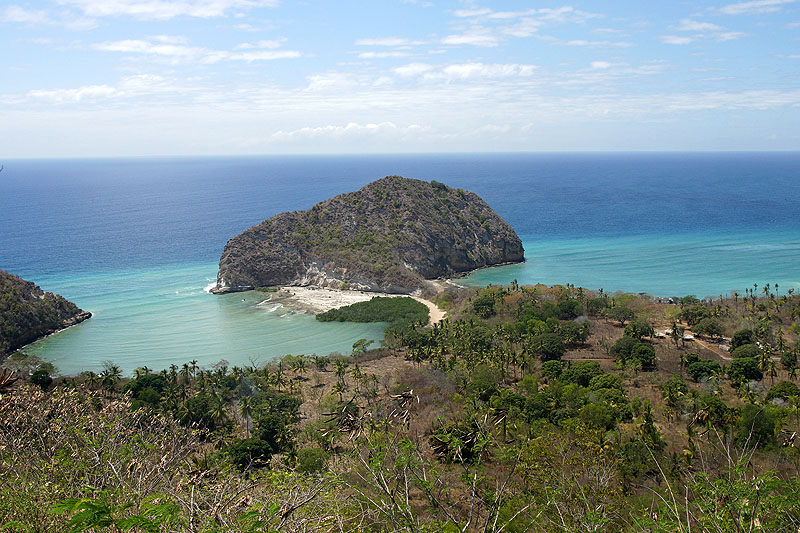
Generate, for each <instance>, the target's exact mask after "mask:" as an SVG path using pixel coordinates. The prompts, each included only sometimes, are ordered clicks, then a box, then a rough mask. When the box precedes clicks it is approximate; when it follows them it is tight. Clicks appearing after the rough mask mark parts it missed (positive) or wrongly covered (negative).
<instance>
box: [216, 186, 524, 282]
mask: <svg viewBox="0 0 800 533" xmlns="http://www.w3.org/2000/svg"><path fill="white" fill-rule="evenodd" d="M523 254H524V250H523V249H522V242H521V241H520V239H519V237H518V236H517V234H516V233H515V232H514V230H513V229H512V228H511V226H509V225H508V224H506V223H505V222H504V221H503V220H502V219H501V218H500V217H499V216H498V215H497V214H496V213H495V212H494V211H493V210H492V209H491V208H490V207H489V206H488V205H487V204H486V202H484V201H483V200H482V199H481V198H480V197H478V195H476V194H474V193H471V192H469V191H464V190H461V189H452V188H450V187H447V186H446V185H443V184H441V183H438V182H436V181H432V182H426V181H420V180H412V179H406V178H401V177H399V176H389V177H386V178H383V179H381V180H378V181H375V182H372V183H370V184H368V185H366V186H364V187H363V188H362V189H361V190H359V191H356V192H351V193H346V194H341V195H339V196H335V197H333V198H331V199H329V200H326V201H324V202H321V203H319V204H317V205H315V206H314V207H312V208H311V209H310V210H308V211H295V212H292V213H281V214H279V215H276V216H274V217H272V218H270V219H269V220H265V221H264V222H262V223H261V224H258V225H257V226H253V227H252V228H249V229H247V230H245V231H244V232H243V233H242V234H240V235H237V236H236V237H234V238H232V239H231V240H230V241H228V243H227V244H226V245H225V250H224V251H223V253H222V257H221V259H220V262H219V274H218V275H217V285H216V287H215V288H214V289H213V292H216V293H224V292H234V291H242V290H248V289H252V288H255V287H263V286H276V285H316V286H321V287H332V288H348V289H360V290H368V291H376V292H387V293H410V292H412V291H414V290H415V289H417V288H420V287H422V286H424V283H425V280H426V279H435V278H440V277H447V276H452V275H454V274H457V273H460V272H466V271H469V270H474V269H476V268H480V267H485V266H491V265H498V264H502V263H508V262H519V261H523V260H524V255H523Z"/></svg>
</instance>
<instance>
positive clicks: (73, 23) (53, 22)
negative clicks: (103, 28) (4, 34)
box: [0, 5, 97, 31]
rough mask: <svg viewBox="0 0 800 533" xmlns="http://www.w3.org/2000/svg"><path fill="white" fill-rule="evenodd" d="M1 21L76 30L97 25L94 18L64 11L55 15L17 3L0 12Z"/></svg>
mask: <svg viewBox="0 0 800 533" xmlns="http://www.w3.org/2000/svg"><path fill="white" fill-rule="evenodd" d="M0 22H13V23H17V24H27V25H29V26H63V27H65V28H67V29H70V30H76V31H82V30H90V29H92V28H94V27H96V26H97V23H96V22H95V21H94V20H92V19H88V18H82V17H72V16H70V15H69V14H63V13H62V14H59V15H57V16H53V14H51V13H49V12H48V11H46V10H43V9H37V10H30V9H25V8H23V7H20V6H16V5H12V6H8V7H6V9H5V10H4V11H3V12H2V13H0Z"/></svg>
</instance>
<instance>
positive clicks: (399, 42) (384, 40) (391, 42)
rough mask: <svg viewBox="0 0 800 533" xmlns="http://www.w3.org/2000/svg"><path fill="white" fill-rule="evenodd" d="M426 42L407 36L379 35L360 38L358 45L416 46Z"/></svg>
mask: <svg viewBox="0 0 800 533" xmlns="http://www.w3.org/2000/svg"><path fill="white" fill-rule="evenodd" d="M420 44H425V41H414V40H411V39H406V38H405V37H377V38H368V39H358V40H357V41H356V45H357V46H416V45H420Z"/></svg>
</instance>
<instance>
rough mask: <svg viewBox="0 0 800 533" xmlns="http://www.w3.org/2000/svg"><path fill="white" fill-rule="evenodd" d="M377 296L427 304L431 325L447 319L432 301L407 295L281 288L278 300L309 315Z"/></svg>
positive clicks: (315, 288) (309, 288) (291, 287)
mask: <svg viewBox="0 0 800 533" xmlns="http://www.w3.org/2000/svg"><path fill="white" fill-rule="evenodd" d="M376 296H380V297H389V298H399V297H403V296H408V297H410V298H413V299H415V300H416V301H418V302H420V303H422V304H425V306H426V307H427V308H428V310H429V311H430V320H431V324H435V323H438V322H440V321H441V320H442V319H443V318H444V317H445V314H446V313H445V311H443V310H441V309H439V308H438V307H437V306H436V304H434V303H433V302H431V301H430V300H426V299H424V298H420V297H419V296H412V295H407V294H385V293H381V292H367V291H354V290H344V289H342V290H340V289H329V288H324V287H313V286H308V287H293V286H289V287H281V288H280V290H279V291H278V299H279V300H280V301H281V302H282V303H285V304H286V305H287V306H289V307H294V308H297V309H302V310H304V311H308V312H309V313H314V314H316V313H324V312H325V311H330V310H331V309H337V308H339V307H344V306H346V305H352V304H354V303H358V302H366V301H369V300H371V299H373V298H375V297H376Z"/></svg>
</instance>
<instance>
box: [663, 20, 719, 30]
mask: <svg viewBox="0 0 800 533" xmlns="http://www.w3.org/2000/svg"><path fill="white" fill-rule="evenodd" d="M722 29H723V28H722V27H721V26H717V25H716V24H712V23H710V22H699V21H696V20H692V19H681V22H680V24H678V25H677V26H675V30H677V31H701V32H702V31H721V30H722Z"/></svg>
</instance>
